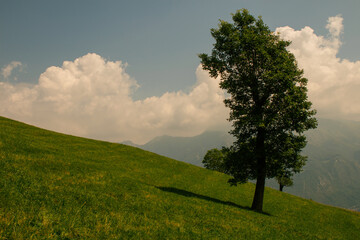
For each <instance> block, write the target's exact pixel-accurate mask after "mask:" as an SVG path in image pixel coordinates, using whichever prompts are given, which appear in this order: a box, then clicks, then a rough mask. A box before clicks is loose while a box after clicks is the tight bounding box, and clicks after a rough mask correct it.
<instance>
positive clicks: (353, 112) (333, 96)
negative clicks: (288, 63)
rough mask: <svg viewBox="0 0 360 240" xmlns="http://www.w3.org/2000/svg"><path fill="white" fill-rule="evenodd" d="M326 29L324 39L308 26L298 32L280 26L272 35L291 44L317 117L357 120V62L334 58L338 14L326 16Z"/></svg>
mask: <svg viewBox="0 0 360 240" xmlns="http://www.w3.org/2000/svg"><path fill="white" fill-rule="evenodd" d="M326 28H327V29H328V30H329V36H327V37H324V36H319V35H317V34H316V33H315V32H314V30H313V29H312V28H310V27H304V28H303V29H301V30H294V29H293V28H291V27H280V28H277V29H276V32H279V33H280V35H281V37H282V38H284V39H286V40H290V41H292V44H291V45H290V47H289V50H290V51H291V52H293V53H294V55H295V57H296V59H297V61H298V64H299V67H300V68H302V69H304V74H305V77H307V78H308V80H309V83H308V90H309V93H308V94H309V99H310V100H311V101H312V102H313V104H314V107H315V108H316V109H317V110H318V116H321V117H327V118H343V119H350V120H357V121H359V120H360V97H359V92H360V61H355V62H353V61H349V60H347V59H340V58H338V57H337V53H338V52H339V48H340V46H341V40H340V37H341V33H342V31H343V28H344V27H343V18H342V17H341V16H340V15H338V16H335V17H330V18H329V19H328V24H327V25H326Z"/></svg>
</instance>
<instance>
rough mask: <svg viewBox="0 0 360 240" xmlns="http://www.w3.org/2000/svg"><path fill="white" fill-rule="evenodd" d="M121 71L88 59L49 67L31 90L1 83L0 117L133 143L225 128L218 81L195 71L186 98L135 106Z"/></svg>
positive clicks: (132, 84)
mask: <svg viewBox="0 0 360 240" xmlns="http://www.w3.org/2000/svg"><path fill="white" fill-rule="evenodd" d="M125 70H126V64H123V63H122V62H121V61H116V62H113V61H106V60H105V59H104V58H102V57H101V56H99V55H97V54H94V53H90V54H87V55H85V56H83V57H80V58H78V59H76V60H75V61H73V62H72V61H65V62H64V63H63V65H62V66H61V67H54V66H52V67H49V68H48V69H47V70H46V71H45V72H44V73H42V74H41V75H40V77H39V82H38V84H36V85H25V84H17V85H14V84H10V83H5V82H0V104H1V108H0V114H1V115H3V116H7V117H11V118H14V119H18V120H21V121H25V122H27V123H31V124H35V125H37V126H41V127H44V128H47V129H52V130H55V131H60V132H64V133H70V134H74V135H79V136H84V137H91V138H96V139H104V140H110V141H124V140H132V141H134V142H136V143H144V142H146V141H148V140H150V139H152V138H153V137H155V136H159V135H164V134H168V135H176V136H192V135H196V134H200V133H201V132H203V131H205V130H207V129H211V128H224V126H225V125H227V123H226V120H225V119H226V118H227V116H228V110H227V109H225V108H224V107H223V99H224V93H223V91H222V90H220V89H219V87H218V80H216V79H211V78H209V77H208V74H207V73H206V72H204V71H203V70H202V69H201V68H200V67H198V69H197V70H196V77H197V83H196V84H195V85H194V86H193V87H192V89H191V90H190V92H189V93H184V92H182V91H178V92H167V93H165V94H163V95H162V96H160V97H156V96H154V97H150V98H146V99H144V100H138V101H134V100H133V99H132V97H131V94H132V92H133V91H135V90H136V88H138V87H139V86H138V84H137V83H136V81H135V80H134V79H132V78H131V77H130V76H129V75H128V74H127V73H126V71H125Z"/></svg>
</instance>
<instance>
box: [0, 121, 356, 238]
mask: <svg viewBox="0 0 360 240" xmlns="http://www.w3.org/2000/svg"><path fill="white" fill-rule="evenodd" d="M227 179H228V177H227V176H226V175H224V174H221V173H217V172H215V171H209V170H206V169H202V168H200V167H196V166H193V165H190V164H186V163H183V162H179V161H175V160H172V159H169V158H166V157H162V156H159V155H156V154H153V153H151V152H147V151H143V150H140V149H137V148H134V147H130V146H125V145H121V144H115V143H107V142H101V141H95V140H90V139H84V138H79V137H73V136H68V135H63V134H59V133H55V132H51V131H46V130H42V129H39V128H36V127H32V126H29V125H26V124H23V123H19V122H16V121H12V120H9V119H6V118H1V117H0V239H356V237H358V233H359V232H360V214H359V213H356V212H351V211H348V210H344V209H340V208H335V207H330V206H326V205H321V204H318V203H316V202H314V201H310V200H305V199H302V198H299V197H295V196H292V195H289V194H286V193H280V192H278V191H275V190H272V189H266V192H265V202H264V211H265V213H257V212H253V211H251V210H249V206H250V204H251V200H252V194H253V191H254V186H253V184H251V183H249V184H244V185H241V186H239V187H229V186H228V184H227V183H226V181H227Z"/></svg>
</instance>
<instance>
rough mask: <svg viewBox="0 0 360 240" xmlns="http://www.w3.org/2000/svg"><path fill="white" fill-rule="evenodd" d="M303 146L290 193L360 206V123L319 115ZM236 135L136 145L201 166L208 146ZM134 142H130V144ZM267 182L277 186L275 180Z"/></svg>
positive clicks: (205, 135)
mask: <svg viewBox="0 0 360 240" xmlns="http://www.w3.org/2000/svg"><path fill="white" fill-rule="evenodd" d="M307 137H308V138H307V139H308V144H307V147H306V148H305V149H304V154H305V155H307V156H308V157H309V158H308V162H307V164H306V166H305V167H304V171H303V172H302V173H300V174H297V175H295V177H294V186H292V187H289V188H285V189H284V190H285V191H286V192H288V193H291V194H294V195H297V196H301V197H305V198H308V199H313V200H315V201H319V202H322V203H325V204H330V205H334V206H340V207H344V208H350V209H354V210H358V211H359V210H360V123H359V122H352V121H339V120H327V119H320V120H319V127H318V128H317V129H315V130H310V131H308V133H307ZM233 141H234V139H233V137H232V136H230V135H229V134H227V133H224V132H205V133H203V134H201V135H198V136H195V137H170V136H161V137H156V138H154V139H153V140H151V141H150V142H148V143H146V144H144V145H136V144H132V145H133V146H137V147H140V148H142V149H145V150H148V151H151V152H155V153H158V154H160V155H164V156H167V157H170V158H174V159H177V160H180V161H184V162H188V163H191V164H194V165H198V166H202V163H201V161H202V159H203V157H204V155H205V154H206V152H207V150H209V149H211V148H221V146H230V145H231V144H232V143H233ZM129 145H131V144H129ZM267 185H268V186H270V187H273V188H278V185H277V183H276V182H275V181H274V180H269V181H268V184H267Z"/></svg>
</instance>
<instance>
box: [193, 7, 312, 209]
mask: <svg viewBox="0 0 360 240" xmlns="http://www.w3.org/2000/svg"><path fill="white" fill-rule="evenodd" d="M232 19H233V21H234V23H233V24H231V23H228V22H225V21H221V20H220V23H219V27H218V28H217V29H211V34H212V36H213V38H214V39H215V44H214V47H213V49H212V53H211V55H207V54H200V55H199V57H200V58H201V63H202V66H203V69H205V70H207V71H209V74H210V76H211V77H220V87H221V88H222V89H224V90H226V91H227V93H228V95H229V97H228V98H227V99H225V101H224V102H225V105H226V106H227V107H229V108H230V117H229V119H228V120H229V121H231V122H232V127H233V128H232V130H231V131H230V133H231V134H233V135H234V136H235V138H236V141H235V142H234V144H233V146H232V147H231V148H230V149H231V150H230V154H229V156H228V157H227V158H226V160H225V168H226V171H227V172H228V173H229V174H230V175H231V176H232V178H231V179H230V180H229V183H230V184H232V185H236V184H237V183H244V182H247V181H248V180H249V179H256V188H255V194H254V198H253V203H252V207H251V208H252V209H253V210H256V211H262V207H263V199H264V189H265V179H266V178H274V177H276V176H278V175H279V174H280V173H282V172H289V173H296V172H298V171H300V170H299V169H301V168H302V166H303V165H304V164H305V161H306V157H304V156H301V155H300V153H301V150H302V149H303V148H304V147H305V145H306V138H305V136H304V135H303V132H304V131H306V130H308V129H311V128H316V126H317V121H316V119H315V118H314V117H313V115H315V113H316V111H315V110H311V102H310V101H308V99H307V88H306V84H307V79H306V78H304V77H303V71H302V70H300V69H299V68H298V66H297V63H296V59H295V57H294V55H293V54H291V53H290V52H288V51H287V49H286V48H287V47H288V46H289V45H290V42H288V41H284V40H282V39H281V38H280V36H279V35H278V34H276V33H274V32H271V31H270V29H269V27H268V26H267V25H265V24H264V22H263V20H262V18H261V17H259V18H258V19H256V18H254V17H253V16H252V15H250V14H249V12H248V11H247V10H246V9H242V10H240V11H237V12H236V14H233V17H232Z"/></svg>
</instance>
